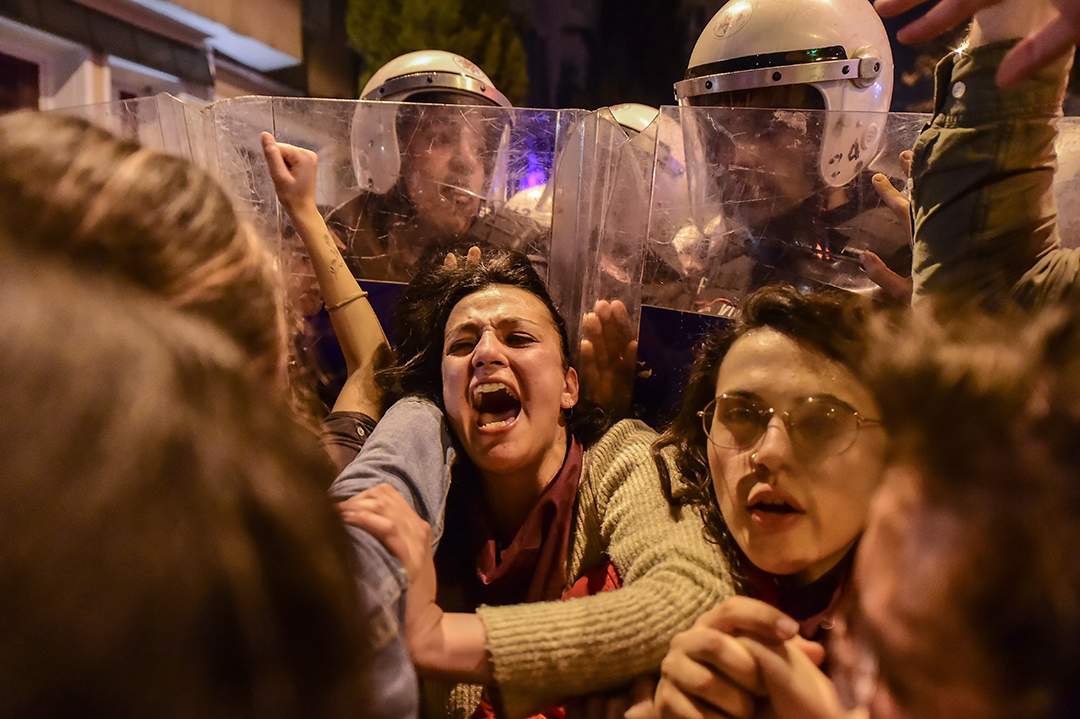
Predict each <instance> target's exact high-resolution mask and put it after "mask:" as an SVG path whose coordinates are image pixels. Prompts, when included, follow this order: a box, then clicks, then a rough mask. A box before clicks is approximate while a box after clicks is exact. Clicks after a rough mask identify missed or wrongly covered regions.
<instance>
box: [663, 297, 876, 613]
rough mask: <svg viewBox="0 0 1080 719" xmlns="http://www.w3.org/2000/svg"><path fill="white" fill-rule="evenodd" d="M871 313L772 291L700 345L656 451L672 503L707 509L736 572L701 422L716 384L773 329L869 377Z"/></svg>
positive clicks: (851, 303)
mask: <svg viewBox="0 0 1080 719" xmlns="http://www.w3.org/2000/svg"><path fill="white" fill-rule="evenodd" d="M870 307H871V305H870V303H869V301H867V300H864V299H863V298H862V297H860V296H859V295H855V294H852V293H850V292H843V291H840V290H814V291H804V290H799V289H796V288H795V287H792V286H790V285H771V286H768V287H763V288H761V289H759V290H756V291H754V292H752V293H751V294H749V295H747V297H746V299H745V301H744V303H743V305H742V308H741V312H740V314H739V317H738V318H737V319H736V320H735V321H733V322H731V323H730V324H727V325H725V326H723V327H719V328H717V329H715V330H713V331H711V332H709V333H708V334H706V335H705V337H704V338H703V339H702V341H701V343H700V344H699V345H698V348H697V351H696V356H695V358H694V364H693V365H692V366H691V368H690V376H689V379H688V380H687V383H686V389H685V390H684V392H683V400H682V404H681V406H680V408H679V412H678V414H676V416H675V418H674V419H673V420H672V421H671V423H670V424H669V425H668V427H667V429H666V430H665V431H664V432H663V434H661V435H660V437H659V438H658V439H657V440H656V442H655V443H654V444H653V447H652V454H653V460H654V461H655V462H656V466H657V469H658V470H659V472H660V482H661V485H662V487H663V490H664V493H665V494H666V495H667V497H668V501H669V502H670V503H671V504H672V506H679V505H693V506H696V507H697V508H698V509H699V511H700V512H701V514H702V517H703V518H704V520H705V531H706V537H707V538H708V539H709V540H710V541H713V542H715V543H717V544H719V545H720V547H721V548H722V549H723V551H724V553H725V555H726V556H727V559H728V564H729V566H730V567H732V569H733V570H735V569H736V568H737V567H738V566H739V563H740V557H739V554H738V548H737V547H736V545H735V542H734V540H733V539H732V538H731V534H730V532H729V531H728V528H727V525H726V524H725V523H724V518H723V516H722V515H721V514H720V507H719V504H718V503H717V499H716V493H715V490H714V489H713V482H712V475H711V474H710V472H709V455H708V444H707V439H706V436H705V433H704V431H703V430H702V427H701V417H699V416H698V411H700V410H701V409H703V408H704V407H705V405H707V404H708V403H709V402H710V401H712V399H713V396H714V395H715V393H716V377H717V374H718V373H719V371H720V365H721V363H722V362H723V361H724V357H726V356H727V353H728V350H730V349H731V346H732V345H733V344H735V341H736V340H738V339H739V338H740V337H743V336H745V335H747V334H748V333H750V332H752V331H753V330H757V329H762V328H769V329H772V330H775V331H777V332H779V333H781V334H782V335H784V336H786V337H788V338H790V339H791V340H793V341H795V342H797V343H798V344H800V345H802V346H805V347H806V348H808V349H812V350H814V351H815V352H818V353H820V354H822V355H824V356H825V357H828V358H829V359H830V360H833V361H835V362H839V363H840V364H841V365H843V366H844V367H846V368H848V369H850V370H851V371H852V372H854V373H855V374H856V376H861V366H862V363H863V360H864V357H865V354H866V350H867V340H868V336H869V322H868V319H869V313H870ZM669 453H670V455H671V457H672V458H673V459H674V462H675V467H676V468H677V469H678V471H679V474H680V475H681V476H682V480H683V483H684V484H685V485H686V488H687V489H686V491H685V492H681V493H680V494H679V496H677V497H676V496H675V494H674V492H673V491H672V483H671V475H670V472H669V470H668V464H667V461H665V459H664V457H665V455H668V454H669ZM736 585H737V588H738V589H740V591H743V592H746V591H748V589H749V587H748V586H747V585H746V583H745V580H743V579H742V578H739V577H736Z"/></svg>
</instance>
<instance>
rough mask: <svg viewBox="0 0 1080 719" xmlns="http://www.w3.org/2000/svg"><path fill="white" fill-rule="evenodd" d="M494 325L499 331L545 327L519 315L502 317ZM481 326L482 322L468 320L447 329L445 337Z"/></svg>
mask: <svg viewBox="0 0 1080 719" xmlns="http://www.w3.org/2000/svg"><path fill="white" fill-rule="evenodd" d="M492 324H493V325H494V326H495V327H497V328H498V329H505V328H506V327H507V326H516V325H529V326H531V327H542V326H543V325H542V324H541V323H540V322H537V321H536V320H531V319H529V318H528V317H518V316H517V315H512V316H510V317H500V318H498V319H496V320H495V321H494V322H493V323H492ZM479 325H480V322H479V321H478V320H475V319H467V320H465V321H464V322H460V323H458V324H456V325H454V326H453V327H447V328H446V332H445V336H446V337H449V336H450V335H452V334H454V333H455V332H461V331H463V330H469V329H475V328H476V327H478V326H479Z"/></svg>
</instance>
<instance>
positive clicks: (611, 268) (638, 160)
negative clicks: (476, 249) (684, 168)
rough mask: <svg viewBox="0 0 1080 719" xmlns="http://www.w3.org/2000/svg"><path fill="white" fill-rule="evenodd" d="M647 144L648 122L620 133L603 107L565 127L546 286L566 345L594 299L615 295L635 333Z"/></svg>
mask: <svg viewBox="0 0 1080 719" xmlns="http://www.w3.org/2000/svg"><path fill="white" fill-rule="evenodd" d="M654 147H655V132H654V130H653V129H652V128H646V130H645V131H644V132H642V133H638V134H635V133H633V132H630V133H628V132H627V131H625V130H624V129H623V128H622V126H620V125H619V123H618V122H616V120H615V118H614V117H612V115H611V113H610V112H609V111H608V110H606V109H604V110H601V111H598V112H593V113H590V114H589V115H588V116H586V117H584V118H582V119H581V121H580V122H579V123H577V124H576V125H575V126H574V127H573V129H572V130H571V132H570V137H569V141H568V142H567V143H566V145H565V148H564V149H563V151H562V152H561V153H560V154H559V156H558V161H557V163H556V168H555V170H556V171H555V190H554V206H553V217H552V252H551V264H552V271H551V273H550V276H549V281H548V287H549V289H550V290H551V293H552V297H553V299H555V301H556V303H557V304H558V306H559V307H560V309H561V310H562V313H563V315H564V317H565V318H566V321H567V325H568V330H569V333H570V340H571V346H572V347H574V348H577V347H579V346H580V340H581V339H582V337H581V323H582V321H583V319H584V316H585V315H586V314H587V313H589V312H592V311H593V310H594V308H595V306H596V303H597V302H598V301H601V300H603V301H606V302H614V301H619V302H622V303H623V304H624V305H625V306H626V309H627V313H628V315H629V318H630V324H631V327H632V328H634V331H635V333H636V327H637V324H638V316H639V313H640V307H641V284H640V277H641V261H642V253H643V250H644V238H645V231H646V228H647V226H648V214H649V188H650V186H651V177H650V176H651V173H652V167H653V164H654V161H653V149H654Z"/></svg>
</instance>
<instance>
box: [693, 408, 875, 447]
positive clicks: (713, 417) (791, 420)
mask: <svg viewBox="0 0 1080 719" xmlns="http://www.w3.org/2000/svg"><path fill="white" fill-rule="evenodd" d="M698 416H700V417H701V425H702V427H704V428H705V435H706V436H707V437H708V438H709V441H710V442H712V443H713V444H715V445H716V446H717V447H724V448H727V449H750V448H751V447H753V446H755V445H756V444H757V443H758V442H760V441H761V438H762V437H763V436H764V435H765V431H766V430H767V429H768V427H769V422H771V421H772V418H773V417H774V416H777V417H779V418H780V420H781V421H782V422H783V423H784V426H785V427H786V428H787V431H788V437H790V439H791V444H792V446H793V447H794V448H795V450H796V451H798V452H800V453H802V454H804V455H814V456H820V455H830V454H840V453H841V452H845V451H847V450H848V449H850V448H851V445H853V444H855V438H856V437H857V436H858V434H859V430H860V429H861V428H862V426H863V425H880V424H881V420H877V419H867V418H865V417H863V416H862V415H860V414H859V413H858V412H857V411H856V410H855V408H854V407H852V406H851V405H849V404H848V403H847V402H844V401H843V400H839V399H837V398H836V397H832V396H830V395H816V396H811V397H803V398H802V399H800V400H798V401H796V403H795V405H794V406H793V407H792V408H791V409H790V410H788V411H787V412H777V411H776V410H775V409H774V408H772V407H769V406H768V405H765V404H764V403H762V402H760V401H757V400H755V399H754V398H753V397H747V396H745V395H730V394H722V395H720V396H718V397H714V398H713V400H712V401H711V402H709V403H708V404H707V405H705V409H703V410H701V411H700V412H698Z"/></svg>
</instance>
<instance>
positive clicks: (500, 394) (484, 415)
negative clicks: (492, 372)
mask: <svg viewBox="0 0 1080 719" xmlns="http://www.w3.org/2000/svg"><path fill="white" fill-rule="evenodd" d="M472 406H473V409H474V410H476V414H477V420H476V424H477V426H478V427H479V428H480V429H499V428H501V427H506V426H509V425H511V424H513V423H514V422H515V421H517V418H518V415H519V414H520V413H521V400H520V399H518V398H517V397H516V396H515V395H514V393H513V391H511V389H510V388H509V387H507V386H506V385H505V384H503V383H502V382H484V383H481V384H478V385H477V386H476V387H475V388H474V389H473V392H472Z"/></svg>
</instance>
